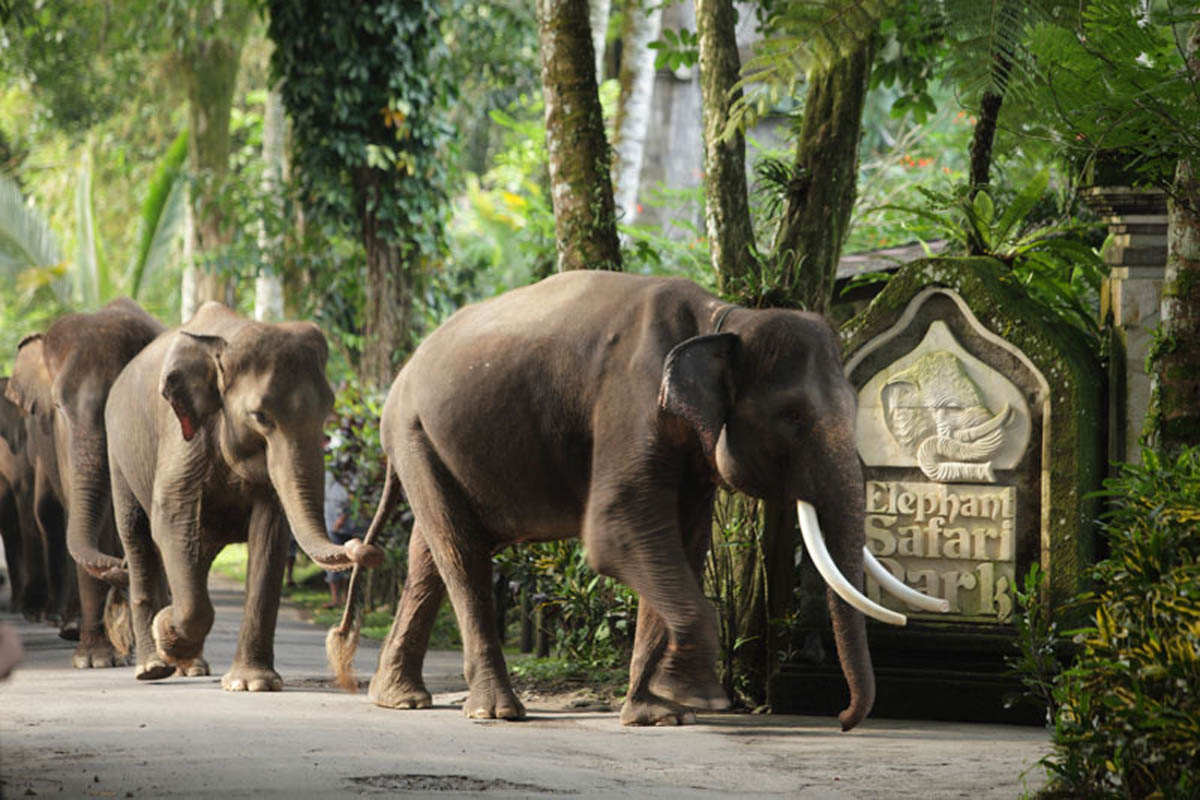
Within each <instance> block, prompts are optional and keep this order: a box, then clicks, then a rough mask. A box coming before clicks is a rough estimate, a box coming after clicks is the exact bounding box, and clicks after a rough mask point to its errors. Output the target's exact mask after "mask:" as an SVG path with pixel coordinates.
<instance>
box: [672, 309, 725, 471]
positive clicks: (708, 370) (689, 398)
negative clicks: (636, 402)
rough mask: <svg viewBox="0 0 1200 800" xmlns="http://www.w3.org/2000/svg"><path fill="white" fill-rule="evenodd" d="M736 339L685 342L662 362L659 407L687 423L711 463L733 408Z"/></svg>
mask: <svg viewBox="0 0 1200 800" xmlns="http://www.w3.org/2000/svg"><path fill="white" fill-rule="evenodd" d="M737 342H738V339H737V336H735V335H734V334H732V333H715V334H708V335H705V336H694V337H692V338H691V339H686V340H684V341H682V342H680V343H679V344H677V345H675V347H673V348H672V349H671V352H669V353H667V358H666V360H665V361H664V362H663V376H662V385H661V386H660V387H659V391H658V406H659V408H660V409H662V410H663V411H665V412H666V413H668V414H673V415H674V416H676V417H679V418H681V419H683V420H685V421H686V422H687V423H688V424H689V425H690V426H691V427H692V429H693V430H695V431H696V434H697V435H698V436H699V437H700V443H701V445H702V446H703V447H704V455H705V456H706V457H707V458H708V459H709V460H710V461H711V460H712V459H713V455H714V453H715V451H716V448H717V438H718V437H719V436H720V435H721V428H722V427H723V426H724V425H725V418H726V417H727V416H728V414H729V409H730V408H731V407H732V406H733V370H732V367H733V358H734V350H735V348H736V347H737Z"/></svg>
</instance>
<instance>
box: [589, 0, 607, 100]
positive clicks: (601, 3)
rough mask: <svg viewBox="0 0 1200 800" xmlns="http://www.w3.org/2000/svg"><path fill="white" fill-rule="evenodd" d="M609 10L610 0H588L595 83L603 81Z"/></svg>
mask: <svg viewBox="0 0 1200 800" xmlns="http://www.w3.org/2000/svg"><path fill="white" fill-rule="evenodd" d="M611 12H612V0H588V28H589V29H591V32H592V55H593V57H594V58H595V60H596V83H597V84H600V83H603V82H604V46H605V44H606V43H607V40H608V15H609V14H610V13H611Z"/></svg>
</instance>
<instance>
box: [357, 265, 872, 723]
mask: <svg viewBox="0 0 1200 800" xmlns="http://www.w3.org/2000/svg"><path fill="white" fill-rule="evenodd" d="M855 406H856V395H855V393H854V391H853V389H852V388H851V387H850V385H849V383H848V382H847V381H846V380H845V378H844V377H843V375H842V366H841V360H840V355H839V351H838V345H837V341H836V338H835V336H834V334H833V331H832V330H831V329H830V328H829V326H828V325H827V324H826V323H825V322H824V321H823V320H821V319H820V318H819V317H817V316H814V315H811V314H806V313H801V312H795V311H784V310H747V309H743V308H736V307H732V306H730V305H729V304H727V303H724V302H722V301H721V300H719V299H717V298H716V297H714V296H712V295H711V294H709V293H707V292H705V291H704V290H703V289H701V288H700V287H698V286H697V285H695V284H694V283H692V282H690V281H686V280H681V279H659V278H651V277H643V276H634V275H627V274H619V273H605V272H586V271H584V272H573V273H566V274H561V275H557V276H554V277H551V278H548V279H546V280H544V281H542V282H541V283H539V284H536V285H534V286H530V287H526V288H522V289H517V290H515V291H512V292H509V293H507V294H505V295H503V296H500V297H498V298H495V299H492V300H489V301H486V302H484V303H480V304H478V305H475V306H471V307H468V308H465V309H463V310H461V311H459V312H458V313H456V314H455V315H454V316H453V317H452V318H451V319H450V320H449V321H447V322H446V323H445V324H444V325H442V326H441V327H440V328H439V329H437V330H436V331H434V332H433V333H432V334H431V335H430V336H429V337H428V338H427V339H426V340H425V341H424V342H423V343H422V344H421V346H420V347H419V348H418V349H417V351H416V352H415V353H414V355H413V357H412V359H411V360H410V361H409V362H408V364H406V365H405V367H404V368H403V369H402V370H401V371H400V373H399V375H398V376H397V378H396V380H395V382H394V383H393V385H392V387H391V391H390V392H389V394H388V398H387V402H386V404H385V406H384V410H383V417H382V421H381V435H382V440H383V445H384V449H385V451H386V454H387V458H388V460H389V471H388V483H387V485H386V486H385V490H384V499H383V500H382V501H381V504H380V508H379V510H378V511H377V513H376V518H375V520H374V522H373V523H372V528H373V530H374V529H376V528H377V526H379V525H380V524H381V523H382V521H384V520H386V519H387V517H388V516H389V515H390V513H391V511H392V510H393V509H394V508H395V504H396V502H397V500H398V497H399V495H400V492H399V487H398V486H397V485H396V481H395V480H394V478H398V479H399V483H400V484H402V485H403V488H404V491H405V492H406V493H407V495H408V499H409V501H410V503H411V505H412V509H413V512H414V516H415V520H414V524H413V530H412V536H411V542H410V545H409V576H408V581H407V583H406V585H405V587H404V594H403V597H402V599H401V602H400V608H399V610H398V612H397V615H396V619H395V622H394V623H393V625H392V629H391V631H390V633H389V634H388V637H387V639H386V641H385V643H384V646H383V650H382V652H381V653H380V657H379V664H378V668H377V670H376V672H375V675H374V677H373V679H372V681H371V687H370V696H371V699H372V700H373V701H374V702H375V703H377V704H379V705H382V706H387V707H394V708H421V707H427V706H429V704H430V696H429V693H428V691H427V690H426V688H425V686H424V684H423V683H422V679H421V663H422V660H423V658H424V653H425V649H426V647H427V645H428V640H429V633H430V628H431V625H432V623H433V620H434V615H435V613H436V610H437V608H438V605H439V603H440V601H441V598H442V597H443V596H444V594H445V592H446V591H447V590H448V591H449V594H450V599H451V601H452V603H453V605H454V610H455V613H456V615H457V617H458V620H459V626H460V629H461V631H462V635H463V650H464V668H465V674H466V677H467V681H468V683H469V685H470V696H469V698H468V700H467V703H466V705H465V706H464V711H465V713H466V714H467V715H468V716H470V717H475V718H489V717H498V718H505V719H516V718H520V717H522V716H523V715H524V708H523V707H522V705H521V702H520V701H519V700H518V699H517V697H516V695H515V694H514V692H513V689H512V686H511V684H510V683H509V679H508V674H507V671H506V669H505V664H504V659H503V657H502V655H501V650H500V642H499V639H498V635H497V630H496V627H495V623H494V619H495V618H494V616H493V613H492V602H493V601H492V598H491V593H490V591H489V587H490V586H491V580H490V577H491V569H492V567H491V556H492V554H493V553H494V552H496V551H497V550H499V549H501V548H503V547H505V546H507V545H510V544H513V543H515V542H522V541H547V540H553V539H562V538H568V537H573V536H582V538H583V543H584V546H585V548H586V551H587V554H588V560H589V563H590V564H591V565H592V566H593V567H594V568H595V569H597V570H598V571H599V572H601V573H604V574H606V575H611V576H613V577H616V578H617V579H619V580H621V581H623V582H625V583H626V584H628V585H629V586H631V587H632V588H633V589H634V590H635V591H636V592H637V593H638V596H639V609H638V619H637V632H636V639H635V644H634V652H633V657H632V661H631V665H630V675H629V693H628V696H627V699H626V702H625V706H624V708H623V709H622V712H621V720H622V722H623V723H625V724H642V725H645V724H678V723H682V722H689V721H691V720H693V719H694V713H693V711H692V709H697V708H698V709H719V708H724V707H725V706H726V705H727V704H728V700H727V699H726V697H725V694H724V692H723V690H722V689H721V686H720V684H719V683H718V681H717V677H716V672H715V660H716V654H717V634H716V625H715V617H714V613H713V609H712V607H711V605H710V604H709V603H708V601H707V600H706V598H705V597H704V594H703V591H702V585H701V570H702V566H703V563H704V559H705V554H706V551H707V547H708V543H709V536H710V531H711V525H712V501H713V495H714V492H715V486H716V485H717V484H723V485H727V486H731V487H733V488H735V489H738V490H739V491H742V492H745V493H747V494H751V495H754V496H756V497H763V498H772V499H778V500H784V499H790V500H805V501H808V502H810V503H812V504H813V505H815V506H816V508H817V511H818V514H819V517H820V524H821V526H822V528H823V529H824V532H825V538H826V541H827V544H828V549H829V551H830V552H831V554H832V557H833V561H834V562H835V563H836V565H837V567H838V568H839V569H840V570H841V572H842V574H843V575H845V576H846V577H847V579H848V580H849V581H850V583H851V584H853V585H855V586H856V587H858V589H859V590H860V591H861V587H862V579H863V542H864V532H863V516H862V515H863V511H862V508H863V505H862V498H863V483H862V473H861V468H860V465H859V461H858V456H857V452H856V450H855V446H854V425H855V422H854V420H855ZM393 473H394V475H393ZM368 535H370V534H368ZM830 608H831V615H832V620H833V628H834V633H835V638H836V641H837V646H838V652H839V656H840V659H841V663H842V668H843V671H844V673H845V676H846V678H847V681H848V683H849V686H850V691H851V701H850V706H849V708H847V709H846V710H845V711H843V712H842V715H841V720H842V723H843V727H844V728H847V729H848V728H850V727H853V726H854V725H855V724H857V723H858V722H859V721H860V720H861V719H862V718H863V717H864V716H866V714H867V713H868V712H869V711H870V708H871V705H872V703H873V701H874V672H873V670H872V666H871V659H870V654H869V652H868V650H867V639H866V630H865V623H864V619H863V616H862V615H861V614H860V613H859V612H857V611H854V610H852V609H851V608H850V607H849V606H848V605H847V604H846V603H845V602H844V601H842V600H841V599H840V598H838V597H836V596H834V595H832V594H831V595H830Z"/></svg>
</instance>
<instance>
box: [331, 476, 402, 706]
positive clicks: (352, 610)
mask: <svg viewBox="0 0 1200 800" xmlns="http://www.w3.org/2000/svg"><path fill="white" fill-rule="evenodd" d="M385 469H386V475H387V477H386V478H385V479H384V482H383V495H382V496H381V497H380V498H379V507H378V508H377V509H375V517H374V519H372V520H371V527H370V528H369V529H368V530H367V535H366V536H364V537H363V546H364V547H365V546H369V545H371V544H373V543H374V542H375V539H376V538H378V536H379V532H380V531H381V530H382V529H383V528H384V527H385V526H386V525H387V524H388V522H389V521H390V520H391V518H392V515H393V514H394V513H395V511H396V507H397V506H399V505H400V501H401V500H402V499H403V497H404V492H403V490H402V489H401V487H400V479H399V478H398V477H396V473H395V472H394V471H393V470H392V465H391V462H388V464H387V465H386V468H385ZM362 573H363V568H362V565H361V564H359V563H355V565H354V571H353V572H352V573H350V586H349V588H347V590H346V608H345V610H344V611H343V612H342V621H341V622H339V623H338V624H337V625H335V626H334V627H332V628H330V629H329V634H328V635H327V636H326V637H325V657H326V658H327V659H328V661H329V668H330V669H331V670H333V675H334V680H335V681H336V682H337V685H338V686H340V687H341V688H342V689H344V690H346V691H347V692H357V691H358V678H356V677H355V675H354V654H355V653H356V652H358V634H359V629H360V628H361V627H362V584H363V581H364V580H365V577H364V576H363V574H362Z"/></svg>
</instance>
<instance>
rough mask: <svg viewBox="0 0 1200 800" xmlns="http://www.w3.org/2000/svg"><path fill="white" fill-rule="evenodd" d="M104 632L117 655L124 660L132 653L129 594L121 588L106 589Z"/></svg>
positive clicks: (131, 618)
mask: <svg viewBox="0 0 1200 800" xmlns="http://www.w3.org/2000/svg"><path fill="white" fill-rule="evenodd" d="M104 632H105V633H107V634H108V640H109V641H110V642H112V646H113V650H115V651H116V652H117V655H119V656H121V657H122V658H126V657H128V656H129V654H130V653H132V652H133V647H134V641H133V613H132V611H131V609H130V608H129V593H128V592H126V591H125V589H124V588H123V587H120V586H110V587H108V597H107V598H106V599H105V601H104Z"/></svg>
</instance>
